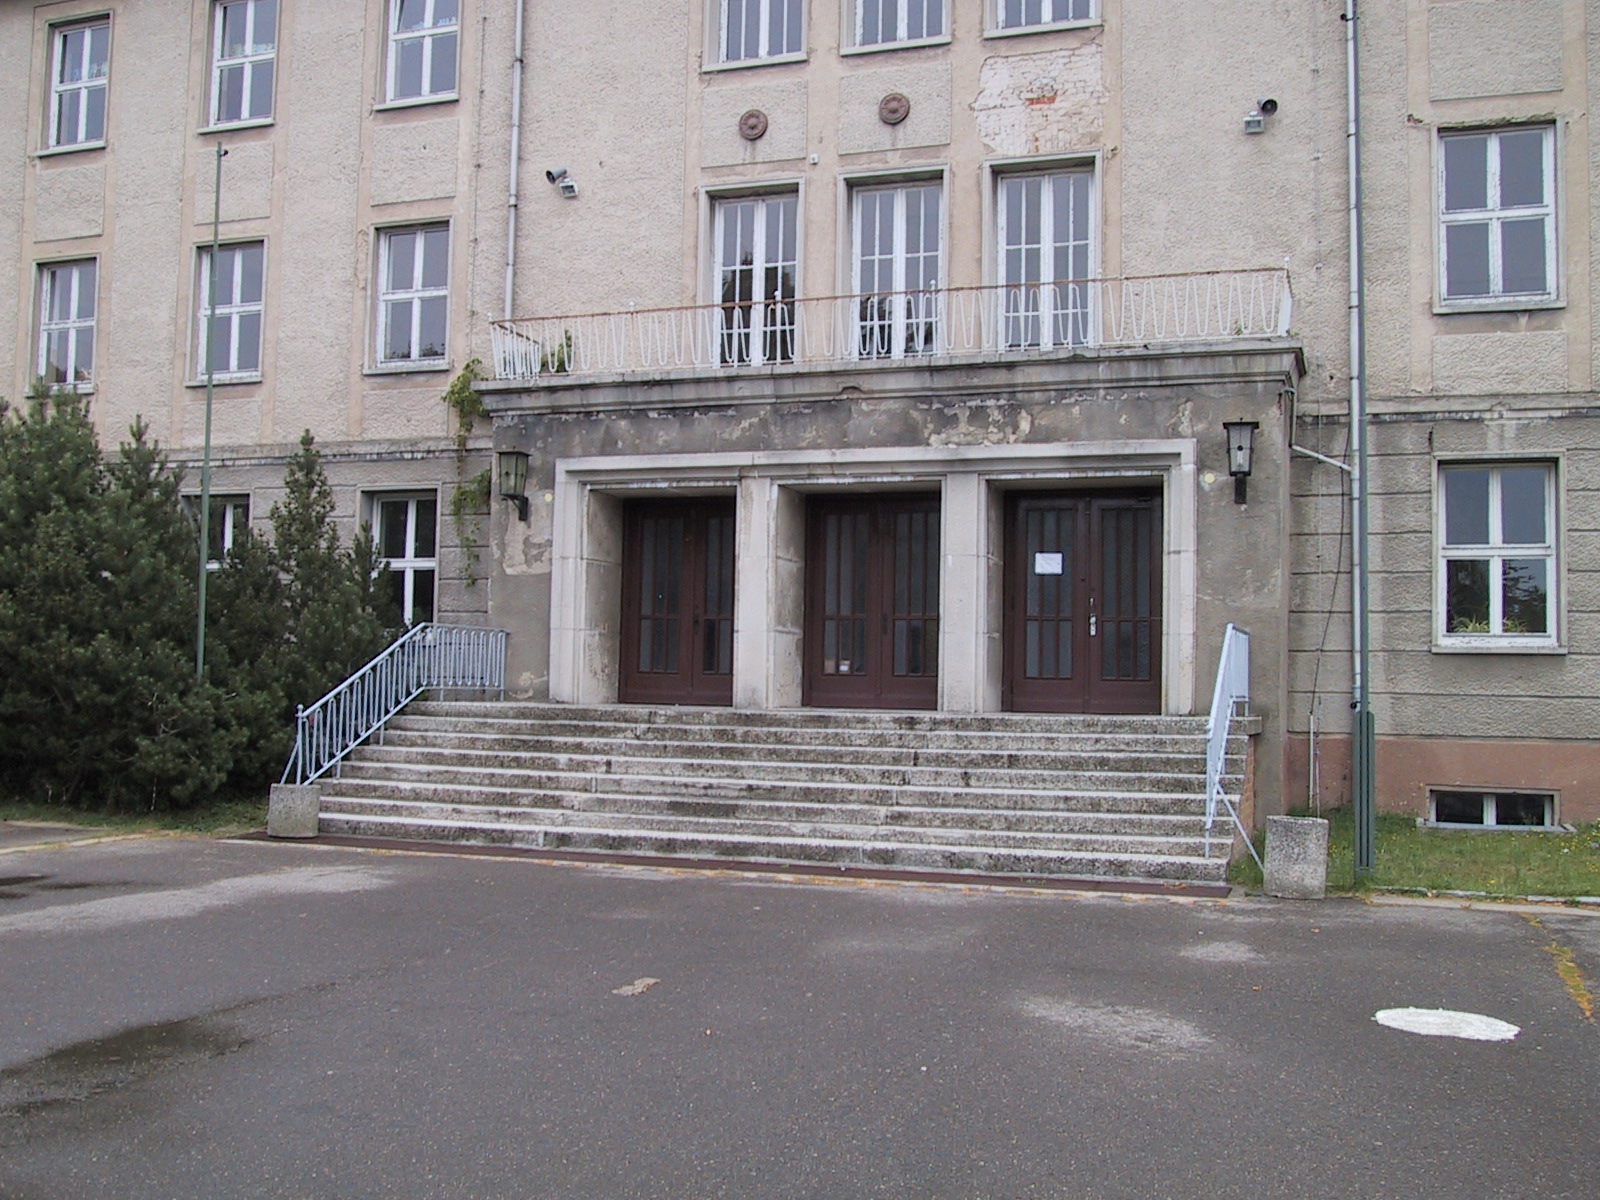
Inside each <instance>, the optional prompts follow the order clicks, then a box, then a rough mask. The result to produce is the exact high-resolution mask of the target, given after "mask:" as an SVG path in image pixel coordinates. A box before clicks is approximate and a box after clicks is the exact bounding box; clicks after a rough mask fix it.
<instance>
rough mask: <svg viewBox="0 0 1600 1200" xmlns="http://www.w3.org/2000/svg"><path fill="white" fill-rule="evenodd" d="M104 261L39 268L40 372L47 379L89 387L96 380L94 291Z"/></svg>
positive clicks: (48, 264)
mask: <svg viewBox="0 0 1600 1200" xmlns="http://www.w3.org/2000/svg"><path fill="white" fill-rule="evenodd" d="M98 276H99V263H98V262H97V261H96V260H95V259H92V258H84V259H79V260H78V261H76V262H58V263H45V264H43V265H42V266H40V268H39V356H38V360H37V366H38V375H39V378H41V379H43V380H44V381H45V382H46V383H48V384H60V385H63V386H67V387H77V388H79V389H81V390H87V389H88V388H89V386H90V385H91V384H92V383H93V381H94V325H95V303H96V297H95V291H96V287H97V285H98Z"/></svg>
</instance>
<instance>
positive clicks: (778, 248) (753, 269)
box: [712, 192, 799, 366]
mask: <svg viewBox="0 0 1600 1200" xmlns="http://www.w3.org/2000/svg"><path fill="white" fill-rule="evenodd" d="M798 200H799V198H798V197H797V196H796V195H795V194H794V193H793V192H790V193H786V194H784V195H777V196H759V197H751V198H748V199H740V200H719V201H718V202H717V207H716V219H715V222H714V225H715V228H714V229H713V231H712V232H713V236H714V237H715V239H716V246H717V298H718V301H719V303H720V309H719V314H720V315H719V327H718V361H720V362H721V363H722V364H723V365H725V366H730V365H739V364H746V363H748V364H760V363H775V362H792V361H793V360H794V339H795V303H794V300H795V274H796V271H797V269H798V267H799V263H798V260H797V257H796V244H795V216H796V212H797V208H798Z"/></svg>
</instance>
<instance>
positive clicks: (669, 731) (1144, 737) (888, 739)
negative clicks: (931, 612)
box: [390, 714, 1244, 755]
mask: <svg viewBox="0 0 1600 1200" xmlns="http://www.w3.org/2000/svg"><path fill="white" fill-rule="evenodd" d="M390 729H391V730H403V731H408V732H413V731H414V732H428V733H438V734H451V733H467V734H494V735H500V736H507V737H519V736H529V737H540V738H545V739H550V740H551V741H552V742H555V743H572V742H578V741H596V740H605V739H614V740H621V741H626V742H630V743H633V742H637V743H683V742H686V743H693V744H704V745H719V746H730V747H731V746H749V747H763V746H770V745H783V746H796V745H802V746H804V745H811V746H826V747H830V748H833V747H865V748H871V749H884V748H888V749H907V750H922V749H928V750H950V751H963V750H978V751H999V750H1006V749H1012V748H1016V747H1018V746H1027V747H1029V748H1030V749H1031V750H1033V751H1034V752H1037V753H1049V752H1057V751H1060V752H1069V753H1070V752H1080V753H1081V752H1086V751H1097V752H1098V751H1102V750H1107V751H1122V750H1141V751H1145V752H1155V753H1189V754H1200V755H1204V753H1205V748H1206V739H1205V733H1204V731H1203V730H1201V731H1199V732H1191V731H1167V732H1162V731H1161V730H1159V729H1157V730H1151V731H1147V732H1132V733H1086V734H1079V733H1072V732H1065V731H1055V732H1047V733H1028V734H1026V735H1021V734H1018V733H1015V732H1007V731H1004V730H999V731H996V730H980V731H972V732H963V731H961V730H939V729H923V730H904V729H861V728H855V727H851V726H843V725H841V726H837V727H833V728H828V729H821V730H819V729H816V728H815V727H812V726H804V727H798V726H797V727H792V728H791V727H787V726H782V725H760V726H743V725H705V724H686V725H681V726H679V725H662V724H639V725H619V724H611V723H600V722H576V721H574V722H568V723H562V722H554V721H540V722H519V721H505V720H499V721H497V720H494V719H493V718H488V717H472V718H468V717H460V716H455V717H445V716H438V717H427V716H411V715H409V714H402V715H401V716H399V717H396V718H395V719H394V721H393V722H391V724H390ZM1243 745H1244V740H1243V739H1242V738H1239V739H1235V746H1234V748H1233V752H1235V753H1242V748H1243Z"/></svg>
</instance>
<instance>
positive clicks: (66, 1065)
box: [0, 1017, 250, 1145]
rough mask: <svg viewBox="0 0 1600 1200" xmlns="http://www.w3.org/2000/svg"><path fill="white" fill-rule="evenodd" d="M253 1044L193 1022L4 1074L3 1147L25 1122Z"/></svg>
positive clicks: (145, 1030) (158, 1027)
mask: <svg viewBox="0 0 1600 1200" xmlns="http://www.w3.org/2000/svg"><path fill="white" fill-rule="evenodd" d="M249 1044H250V1039H249V1038H248V1037H246V1036H245V1035H244V1034H243V1033H242V1032H240V1031H239V1029H238V1028H237V1027H236V1026H234V1025H232V1024H230V1023H228V1022H226V1021H219V1020H217V1019H216V1018H214V1017H190V1018H187V1019H185V1020H181V1021H165V1022H162V1023H160V1024H155V1025H141V1026H136V1027H135V1028H133V1029H125V1030H123V1031H122V1032H120V1033H115V1034H112V1035H111V1036H110V1037H104V1038H91V1039H89V1040H87V1041H82V1042H78V1043H76V1044H74V1045H71V1046H63V1047H62V1048H61V1049H59V1050H55V1051H52V1052H51V1053H49V1054H47V1055H45V1056H43V1057H42V1058H36V1059H34V1060H33V1061H32V1062H27V1063H23V1064H22V1065H21V1066H17V1067H12V1068H9V1069H8V1070H5V1071H0V1145H4V1144H5V1143H6V1142H7V1141H9V1140H10V1137H9V1136H8V1135H11V1136H14V1135H17V1134H20V1133H21V1132H22V1130H21V1129H19V1128H18V1126H20V1125H25V1124H26V1122H25V1121H23V1120H20V1118H27V1117H32V1116H42V1115H44V1114H47V1113H50V1112H52V1111H58V1110H61V1109H63V1108H67V1107H70V1106H72V1105H76V1104H80V1103H82V1102H83V1101H85V1100H88V1099H90V1098H92V1097H94V1096H98V1095H101V1094H103V1093H105V1092H109V1091H113V1090H115V1089H117V1088H123V1087H127V1086H128V1085H129V1084H134V1083H138V1082H139V1081H140V1080H142V1079H146V1078H148V1077H149V1076H151V1075H154V1074H156V1073H157V1072H160V1071H170V1070H173V1069H174V1068H177V1067H182V1066H187V1065H189V1064H192V1063H197V1062H203V1061H205V1060H207V1059H212V1058H221V1057H222V1056H223V1055H225V1054H232V1053H233V1052H234V1051H236V1050H240V1049H242V1048H244V1047H245V1046H248V1045H249Z"/></svg>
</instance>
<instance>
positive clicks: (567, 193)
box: [544, 167, 578, 200]
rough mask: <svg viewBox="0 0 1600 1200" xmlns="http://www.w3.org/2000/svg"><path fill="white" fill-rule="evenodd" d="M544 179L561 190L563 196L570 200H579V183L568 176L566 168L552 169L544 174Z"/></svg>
mask: <svg viewBox="0 0 1600 1200" xmlns="http://www.w3.org/2000/svg"><path fill="white" fill-rule="evenodd" d="M544 177H545V178H546V179H548V180H549V181H550V182H551V183H552V184H553V185H555V186H556V187H558V188H560V189H561V194H562V195H563V196H564V197H566V198H567V199H568V200H576V199H577V198H578V181H577V180H576V179H574V178H573V177H572V176H571V175H570V174H568V172H567V169H566V168H565V167H552V168H551V169H550V170H548V171H546V172H545V173H544Z"/></svg>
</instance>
